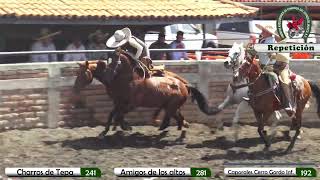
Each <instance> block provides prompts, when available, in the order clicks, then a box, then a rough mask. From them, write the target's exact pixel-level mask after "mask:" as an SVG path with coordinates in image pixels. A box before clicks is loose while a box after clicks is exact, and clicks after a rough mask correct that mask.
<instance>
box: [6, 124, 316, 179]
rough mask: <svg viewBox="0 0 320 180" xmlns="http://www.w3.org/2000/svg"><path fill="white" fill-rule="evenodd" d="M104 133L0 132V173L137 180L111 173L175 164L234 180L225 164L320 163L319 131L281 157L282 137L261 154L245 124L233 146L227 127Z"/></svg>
mask: <svg viewBox="0 0 320 180" xmlns="http://www.w3.org/2000/svg"><path fill="white" fill-rule="evenodd" d="M278 129H279V130H284V129H287V127H284V126H280V127H278ZM102 130H103V127H102V126H99V127H95V128H90V127H81V128H74V129H62V128H58V129H32V130H25V131H21V130H11V131H7V132H2V133H0V145H1V146H0V162H1V163H0V175H1V176H2V178H3V179H7V178H6V177H5V176H4V168H5V167H15V166H20V167H41V166H44V167H86V166H87V167H99V168H100V169H101V170H102V173H103V177H102V178H101V179H105V180H113V179H130V180H134V179H137V178H116V177H115V176H114V175H113V168H115V167H130V166H131V167H132V166H135V167H148V166H149V167H168V166H175V167H208V168H210V169H211V171H212V172H213V175H214V176H215V177H212V178H211V179H231V178H226V177H223V163H224V162H295V163H296V162H315V163H317V164H320V155H319V152H320V131H319V129H317V128H303V130H304V133H303V134H302V136H303V137H302V139H301V140H298V141H297V143H296V146H295V148H294V150H293V152H292V153H291V154H288V155H283V154H282V152H283V151H284V150H285V148H286V147H287V145H288V144H289V142H288V141H286V140H284V138H283V137H282V136H281V133H278V134H277V137H276V139H275V140H274V143H273V145H272V147H271V150H270V152H263V147H264V145H263V144H262V142H261V141H260V139H259V138H258V133H257V129H256V127H253V126H247V125H245V126H241V129H240V132H241V134H240V136H239V141H238V142H237V143H234V142H233V135H232V131H231V128H229V127H225V128H224V130H223V131H219V132H216V133H214V132H213V131H212V130H211V129H209V128H208V127H207V126H204V125H201V124H192V126H191V127H190V128H189V129H187V130H186V137H185V139H184V140H183V142H181V141H180V139H179V135H180V132H179V131H177V130H176V127H170V128H169V129H168V133H167V134H166V135H163V136H161V135H160V133H161V132H160V131H158V130H157V128H156V127H153V126H139V127H133V130H132V131H131V132H121V131H118V132H116V131H111V132H110V133H109V134H108V136H107V137H105V138H104V139H98V138H97V135H98V134H99V133H100V132H101V131H102ZM0 179H1V178H0ZM15 179H20V178H15ZM23 179H48V178H23ZM50 179H62V178H50ZM64 179H81V178H64ZM89 179H94V178H89ZM138 179H144V178H138ZM156 179H160V178H156ZM161 179H176V180H178V179H190V178H161ZM202 179H203V178H202ZM238 179H248V178H238ZM252 179H258V178H252ZM260 179H266V178H260ZM269 179H275V178H269ZM278 179H289V178H278Z"/></svg>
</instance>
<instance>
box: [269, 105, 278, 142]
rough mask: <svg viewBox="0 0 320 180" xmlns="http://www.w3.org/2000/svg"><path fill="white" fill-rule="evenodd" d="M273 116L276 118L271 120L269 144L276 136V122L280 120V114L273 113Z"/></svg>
mask: <svg viewBox="0 0 320 180" xmlns="http://www.w3.org/2000/svg"><path fill="white" fill-rule="evenodd" d="M273 114H274V116H275V117H276V118H275V119H273V121H272V124H271V127H270V128H271V133H270V138H269V139H270V143H271V141H272V139H273V138H274V137H275V135H276V132H277V125H278V122H279V120H280V118H281V113H280V112H279V111H275V112H274V113H273Z"/></svg>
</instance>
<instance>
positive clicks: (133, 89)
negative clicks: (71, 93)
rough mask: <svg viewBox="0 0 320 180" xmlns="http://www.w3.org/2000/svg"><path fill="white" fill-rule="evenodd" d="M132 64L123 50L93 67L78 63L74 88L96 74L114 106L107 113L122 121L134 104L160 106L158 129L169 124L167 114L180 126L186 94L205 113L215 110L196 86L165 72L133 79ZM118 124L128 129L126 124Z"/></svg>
mask: <svg viewBox="0 0 320 180" xmlns="http://www.w3.org/2000/svg"><path fill="white" fill-rule="evenodd" d="M135 67H136V61H135V60H133V59H132V58H131V57H130V56H127V55H125V54H118V55H117V57H114V58H113V61H112V63H110V64H108V65H106V64H105V62H103V61H99V62H98V63H97V66H96V67H95V68H90V66H89V64H88V63H87V62H86V63H85V65H81V66H80V71H79V73H78V76H77V78H76V81H75V84H74V88H75V89H81V88H83V87H85V86H86V85H88V84H90V83H91V82H92V79H93V78H94V77H95V78H97V79H98V80H99V81H100V82H102V83H103V84H104V85H105V86H106V87H107V88H108V91H109V92H110V93H111V97H112V99H113V102H114V105H115V107H114V109H113V110H112V112H111V113H110V114H112V115H110V116H114V117H115V120H116V121H117V122H123V120H124V115H125V114H126V113H128V112H130V111H132V110H134V109H135V108H136V107H157V108H159V109H160V110H161V109H164V110H165V117H164V120H163V122H162V124H161V126H160V128H159V130H164V129H165V128H167V127H168V126H169V123H170V118H171V117H173V118H175V119H176V120H177V122H178V130H181V129H182V124H183V120H184V117H183V115H182V114H181V112H180V108H181V106H182V105H183V104H184V103H185V102H186V100H187V97H188V96H189V94H191V95H192V97H193V98H195V100H197V104H198V106H199V108H200V110H201V111H202V112H204V113H205V114H208V115H210V114H213V113H214V111H216V109H215V108H210V107H209V106H208V103H207V100H206V99H205V97H204V96H203V94H202V93H201V92H199V90H197V89H196V88H194V87H192V86H190V85H186V84H185V83H184V82H182V81H180V80H178V79H177V78H174V77H169V76H165V77H150V78H140V79H137V78H135V76H136V74H135V73H133V71H134V68H135ZM93 69H95V70H94V71H93ZM111 121H112V118H111V119H108V122H107V124H106V126H105V130H104V131H103V132H101V133H100V135H99V136H104V135H105V134H106V133H107V132H108V130H109V127H110V125H111ZM123 126H125V124H124V125H123ZM122 128H123V129H126V130H127V129H128V127H127V126H125V127H122Z"/></svg>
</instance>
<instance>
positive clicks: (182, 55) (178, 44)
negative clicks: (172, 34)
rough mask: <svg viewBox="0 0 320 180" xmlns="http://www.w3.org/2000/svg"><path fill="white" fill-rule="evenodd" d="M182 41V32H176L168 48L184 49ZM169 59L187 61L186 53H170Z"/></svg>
mask: <svg viewBox="0 0 320 180" xmlns="http://www.w3.org/2000/svg"><path fill="white" fill-rule="evenodd" d="M182 40H183V32H182V31H178V32H177V36H176V40H174V41H173V42H172V43H171V44H170V47H171V48H172V49H185V45H184V43H183V42H182ZM171 59H172V60H187V59H188V56H187V52H185V51H184V52H182V51H181V52H172V53H171Z"/></svg>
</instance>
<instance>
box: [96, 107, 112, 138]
mask: <svg viewBox="0 0 320 180" xmlns="http://www.w3.org/2000/svg"><path fill="white" fill-rule="evenodd" d="M115 113H116V108H113V109H112V110H111V112H110V113H109V116H108V121H107V123H106V125H105V127H104V130H103V131H102V132H101V133H100V134H99V137H104V136H105V135H106V134H107V133H108V131H109V128H110V126H111V123H112V119H113V116H114V115H115Z"/></svg>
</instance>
